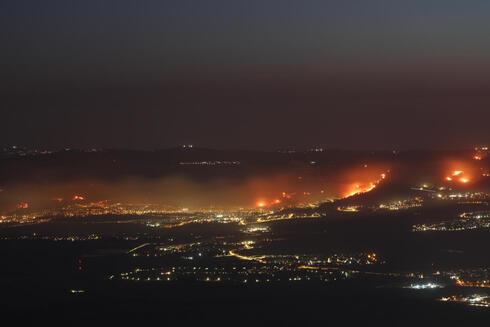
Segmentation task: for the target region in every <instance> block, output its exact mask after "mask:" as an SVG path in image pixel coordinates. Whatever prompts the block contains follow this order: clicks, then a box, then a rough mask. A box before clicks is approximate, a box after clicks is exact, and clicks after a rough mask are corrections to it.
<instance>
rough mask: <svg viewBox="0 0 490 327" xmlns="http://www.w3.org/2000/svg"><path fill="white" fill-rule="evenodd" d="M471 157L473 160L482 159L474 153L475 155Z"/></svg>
mask: <svg viewBox="0 0 490 327" xmlns="http://www.w3.org/2000/svg"><path fill="white" fill-rule="evenodd" d="M473 159H475V160H482V157H481V156H479V155H476V156H473Z"/></svg>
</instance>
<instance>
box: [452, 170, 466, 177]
mask: <svg viewBox="0 0 490 327" xmlns="http://www.w3.org/2000/svg"><path fill="white" fill-rule="evenodd" d="M463 173H464V171H462V170H455V171H453V176H459V175H461V174H463Z"/></svg>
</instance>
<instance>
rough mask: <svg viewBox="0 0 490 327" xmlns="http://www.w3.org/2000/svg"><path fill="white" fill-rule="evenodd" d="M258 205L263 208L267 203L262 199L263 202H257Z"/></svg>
mask: <svg viewBox="0 0 490 327" xmlns="http://www.w3.org/2000/svg"><path fill="white" fill-rule="evenodd" d="M257 207H259V208H263V207H265V203H264V202H262V201H261V202H257Z"/></svg>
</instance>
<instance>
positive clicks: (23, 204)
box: [17, 203, 29, 209]
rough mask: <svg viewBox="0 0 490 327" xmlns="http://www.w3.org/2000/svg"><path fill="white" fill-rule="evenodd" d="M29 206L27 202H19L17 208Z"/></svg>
mask: <svg viewBox="0 0 490 327" xmlns="http://www.w3.org/2000/svg"><path fill="white" fill-rule="evenodd" d="M27 208H29V203H19V204H18V205H17V209H27Z"/></svg>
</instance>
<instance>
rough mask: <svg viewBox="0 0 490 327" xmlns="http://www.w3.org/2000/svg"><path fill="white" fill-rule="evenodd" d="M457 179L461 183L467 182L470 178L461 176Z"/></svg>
mask: <svg viewBox="0 0 490 327" xmlns="http://www.w3.org/2000/svg"><path fill="white" fill-rule="evenodd" d="M459 181H460V182H461V183H468V182H469V181H470V180H469V179H468V178H464V177H463V178H461V179H460V180H459Z"/></svg>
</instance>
